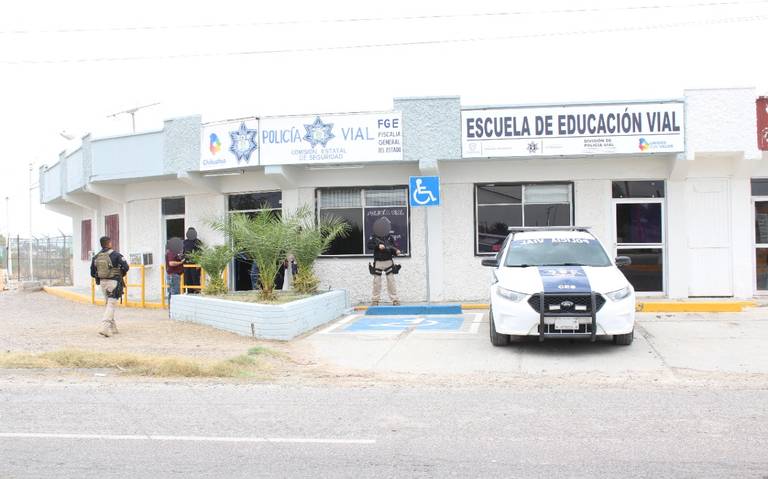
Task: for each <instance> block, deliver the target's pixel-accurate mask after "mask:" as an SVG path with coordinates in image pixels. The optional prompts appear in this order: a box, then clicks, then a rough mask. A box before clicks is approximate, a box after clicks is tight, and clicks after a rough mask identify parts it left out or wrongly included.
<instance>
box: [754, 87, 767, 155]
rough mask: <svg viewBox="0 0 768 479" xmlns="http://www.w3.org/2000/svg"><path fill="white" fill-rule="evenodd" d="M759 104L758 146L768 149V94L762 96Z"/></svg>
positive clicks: (764, 149)
mask: <svg viewBox="0 0 768 479" xmlns="http://www.w3.org/2000/svg"><path fill="white" fill-rule="evenodd" d="M756 105H757V147H758V148H759V149H760V150H763V151H768V96H761V97H760V98H758V99H757V101H756Z"/></svg>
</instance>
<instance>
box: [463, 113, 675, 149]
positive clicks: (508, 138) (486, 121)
mask: <svg viewBox="0 0 768 479" xmlns="http://www.w3.org/2000/svg"><path fill="white" fill-rule="evenodd" d="M684 116H685V105H684V103H683V102H679V101H675V102H663V103H617V104H606V105H573V106H543V107H521V108H494V109H485V110H464V111H462V112H461V134H462V153H463V156H464V158H494V157H540V156H571V155H611V154H641V155H642V154H651V153H679V152H683V151H685V128H684V126H685V125H684Z"/></svg>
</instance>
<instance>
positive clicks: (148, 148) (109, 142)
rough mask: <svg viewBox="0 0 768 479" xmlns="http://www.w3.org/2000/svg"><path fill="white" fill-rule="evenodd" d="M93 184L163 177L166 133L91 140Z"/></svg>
mask: <svg viewBox="0 0 768 479" xmlns="http://www.w3.org/2000/svg"><path fill="white" fill-rule="evenodd" d="M91 155H92V171H91V177H90V180H91V181H103V180H114V179H121V178H142V177H148V176H159V175H162V174H163V172H164V169H163V132H152V133H144V134H138V135H131V136H123V137H115V138H104V139H98V140H93V141H91Z"/></svg>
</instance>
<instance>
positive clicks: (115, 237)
mask: <svg viewBox="0 0 768 479" xmlns="http://www.w3.org/2000/svg"><path fill="white" fill-rule="evenodd" d="M104 234H105V235H106V236H109V238H110V239H111V240H112V249H113V250H115V251H120V217H119V216H118V215H108V216H105V217H104Z"/></svg>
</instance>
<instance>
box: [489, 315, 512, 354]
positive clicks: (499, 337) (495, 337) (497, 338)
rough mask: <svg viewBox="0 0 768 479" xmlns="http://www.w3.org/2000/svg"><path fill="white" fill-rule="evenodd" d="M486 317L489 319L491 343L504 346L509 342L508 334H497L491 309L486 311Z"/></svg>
mask: <svg viewBox="0 0 768 479" xmlns="http://www.w3.org/2000/svg"><path fill="white" fill-rule="evenodd" d="M488 319H489V320H490V325H489V327H488V329H490V331H491V344H493V345H494V346H506V345H507V344H509V334H499V333H497V332H496V323H494V322H493V310H491V311H489V312H488Z"/></svg>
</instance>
